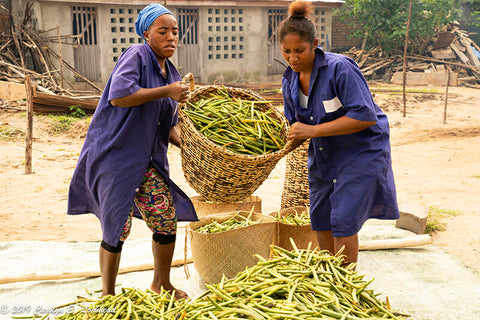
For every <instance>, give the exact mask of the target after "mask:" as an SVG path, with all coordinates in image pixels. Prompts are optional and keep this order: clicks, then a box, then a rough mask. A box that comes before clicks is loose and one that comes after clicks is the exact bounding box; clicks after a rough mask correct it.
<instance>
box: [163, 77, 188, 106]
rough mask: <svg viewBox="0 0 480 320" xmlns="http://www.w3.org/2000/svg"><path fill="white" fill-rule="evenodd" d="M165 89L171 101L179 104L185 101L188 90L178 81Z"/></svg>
mask: <svg viewBox="0 0 480 320" xmlns="http://www.w3.org/2000/svg"><path fill="white" fill-rule="evenodd" d="M167 88H168V96H169V97H170V98H172V99H173V100H175V101H177V102H180V103H183V102H185V101H187V98H188V94H189V92H190V90H189V87H188V86H187V85H186V84H182V83H181V82H180V81H177V82H174V83H171V84H169V85H168V86H167Z"/></svg>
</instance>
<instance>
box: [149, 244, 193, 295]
mask: <svg viewBox="0 0 480 320" xmlns="http://www.w3.org/2000/svg"><path fill="white" fill-rule="evenodd" d="M174 250H175V242H172V243H169V244H159V243H157V242H155V241H154V240H152V252H153V281H152V285H151V287H150V288H151V289H152V290H153V291H155V292H160V289H161V287H163V289H165V290H168V291H173V290H175V298H176V299H183V298H188V295H187V294H186V293H185V292H183V291H181V290H178V289H176V288H175V287H174V286H173V285H172V284H171V283H170V268H171V266H172V259H173V252H174Z"/></svg>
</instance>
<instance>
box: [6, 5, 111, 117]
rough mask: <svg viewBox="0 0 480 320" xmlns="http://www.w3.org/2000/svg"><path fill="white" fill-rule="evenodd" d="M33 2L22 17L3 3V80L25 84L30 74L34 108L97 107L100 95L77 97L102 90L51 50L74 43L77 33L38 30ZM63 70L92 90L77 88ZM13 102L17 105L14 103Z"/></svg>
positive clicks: (90, 94)
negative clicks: (4, 20)
mask: <svg viewBox="0 0 480 320" xmlns="http://www.w3.org/2000/svg"><path fill="white" fill-rule="evenodd" d="M34 1H35V0H27V1H26V5H25V10H24V11H23V12H24V16H23V18H18V17H15V16H14V15H13V14H11V12H10V11H9V10H8V9H7V8H5V7H4V6H2V5H0V11H3V12H4V13H6V14H8V25H7V26H6V27H5V28H4V29H3V30H0V81H5V82H12V83H24V81H25V79H26V77H27V76H28V77H29V79H30V81H31V85H32V86H33V87H34V97H33V100H34V110H35V111H39V112H44V111H45V112H55V111H56V112H64V111H69V106H76V107H80V108H83V109H86V110H94V109H95V107H96V103H97V102H98V98H94V99H85V98H84V99H77V98H79V95H80V94H83V95H87V96H95V95H97V94H98V93H99V92H101V91H102V89H101V88H99V87H97V86H96V85H95V84H93V83H91V82H90V81H89V80H88V79H85V78H84V77H83V76H82V75H80V74H78V72H77V71H76V70H75V69H74V68H73V67H72V66H70V65H69V64H68V63H67V62H66V61H65V60H63V59H62V57H61V53H60V55H59V53H57V52H56V51H55V50H52V47H55V46H61V45H62V44H66V45H71V44H73V41H72V39H74V38H75V37H76V36H72V35H60V33H59V29H58V28H57V35H56V36H47V34H48V33H49V32H51V31H54V30H46V31H39V30H36V28H35V25H34V22H33V21H34V19H32V15H33V11H32V6H33V3H34ZM60 52H61V50H60ZM64 69H65V70H66V69H68V70H70V71H71V72H73V73H74V74H75V75H76V76H77V77H80V78H82V79H83V80H84V81H86V82H87V83H89V84H91V85H92V91H79V90H76V89H75V88H74V86H73V84H71V83H69V82H68V81H66V80H65V78H64V77H63V70H64ZM95 97H96V96H95ZM4 104H5V102H4ZM8 104H9V106H7V107H5V105H3V106H2V108H9V107H10V109H16V108H18V103H17V102H15V101H12V102H8ZM12 104H13V105H14V106H11V105H12Z"/></svg>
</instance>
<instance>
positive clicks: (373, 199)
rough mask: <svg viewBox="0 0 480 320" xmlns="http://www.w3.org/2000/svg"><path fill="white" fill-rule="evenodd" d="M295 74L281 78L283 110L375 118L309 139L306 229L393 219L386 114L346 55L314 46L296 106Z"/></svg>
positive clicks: (339, 233)
mask: <svg viewBox="0 0 480 320" xmlns="http://www.w3.org/2000/svg"><path fill="white" fill-rule="evenodd" d="M298 76H299V74H298V73H297V72H294V71H293V70H292V69H291V68H290V67H288V68H287V70H286V71H285V73H284V75H283V79H282V90H283V97H284V108H285V110H284V111H285V116H286V118H287V119H288V121H289V122H290V123H291V124H293V123H294V122H296V121H299V122H302V123H305V124H309V125H316V124H321V123H325V122H329V121H332V120H335V119H337V118H340V117H342V116H347V117H350V118H353V119H356V120H360V121H376V124H375V125H373V126H371V127H369V128H367V129H365V130H362V131H360V132H357V133H353V134H348V135H340V136H331V137H319V138H313V139H311V142H310V146H309V149H308V161H307V163H308V180H309V188H310V214H311V220H312V229H313V230H316V231H327V230H331V231H332V234H333V236H334V237H347V236H351V235H354V234H356V233H358V231H360V229H361V227H362V225H363V224H364V223H365V221H366V220H367V219H370V218H378V219H398V218H399V216H400V215H399V211H398V205H397V198H396V189H395V182H394V176H393V170H392V163H391V153H390V141H389V135H390V128H389V124H388V119H387V116H386V115H385V114H384V113H383V112H382V110H381V109H380V108H379V107H378V105H377V104H376V103H375V102H374V101H373V98H372V95H371V93H370V90H369V88H368V84H367V82H366V80H365V78H364V77H363V75H362V74H361V71H360V69H359V68H358V66H357V65H356V63H355V61H353V60H352V59H350V58H348V57H346V56H343V55H339V54H334V53H328V52H327V53H326V52H323V50H322V49H321V48H320V47H318V48H317V49H316V53H315V62H314V66H313V70H312V74H311V77H310V85H309V89H308V93H309V94H308V105H307V108H302V107H300V106H299V79H298Z"/></svg>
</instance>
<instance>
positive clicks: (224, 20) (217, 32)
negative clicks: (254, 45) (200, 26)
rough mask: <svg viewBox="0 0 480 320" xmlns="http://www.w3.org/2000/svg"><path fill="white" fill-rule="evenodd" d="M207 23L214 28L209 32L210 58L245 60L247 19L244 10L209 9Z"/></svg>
mask: <svg viewBox="0 0 480 320" xmlns="http://www.w3.org/2000/svg"><path fill="white" fill-rule="evenodd" d="M206 19H207V21H208V22H209V23H210V24H211V26H212V28H211V29H210V28H209V29H208V31H209V42H213V39H215V45H214V46H208V58H209V59H212V60H213V59H217V60H231V59H237V60H238V59H243V57H244V46H243V39H244V30H245V23H244V21H245V17H244V11H243V9H239V8H235V9H223V10H219V9H208V10H207V17H206Z"/></svg>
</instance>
